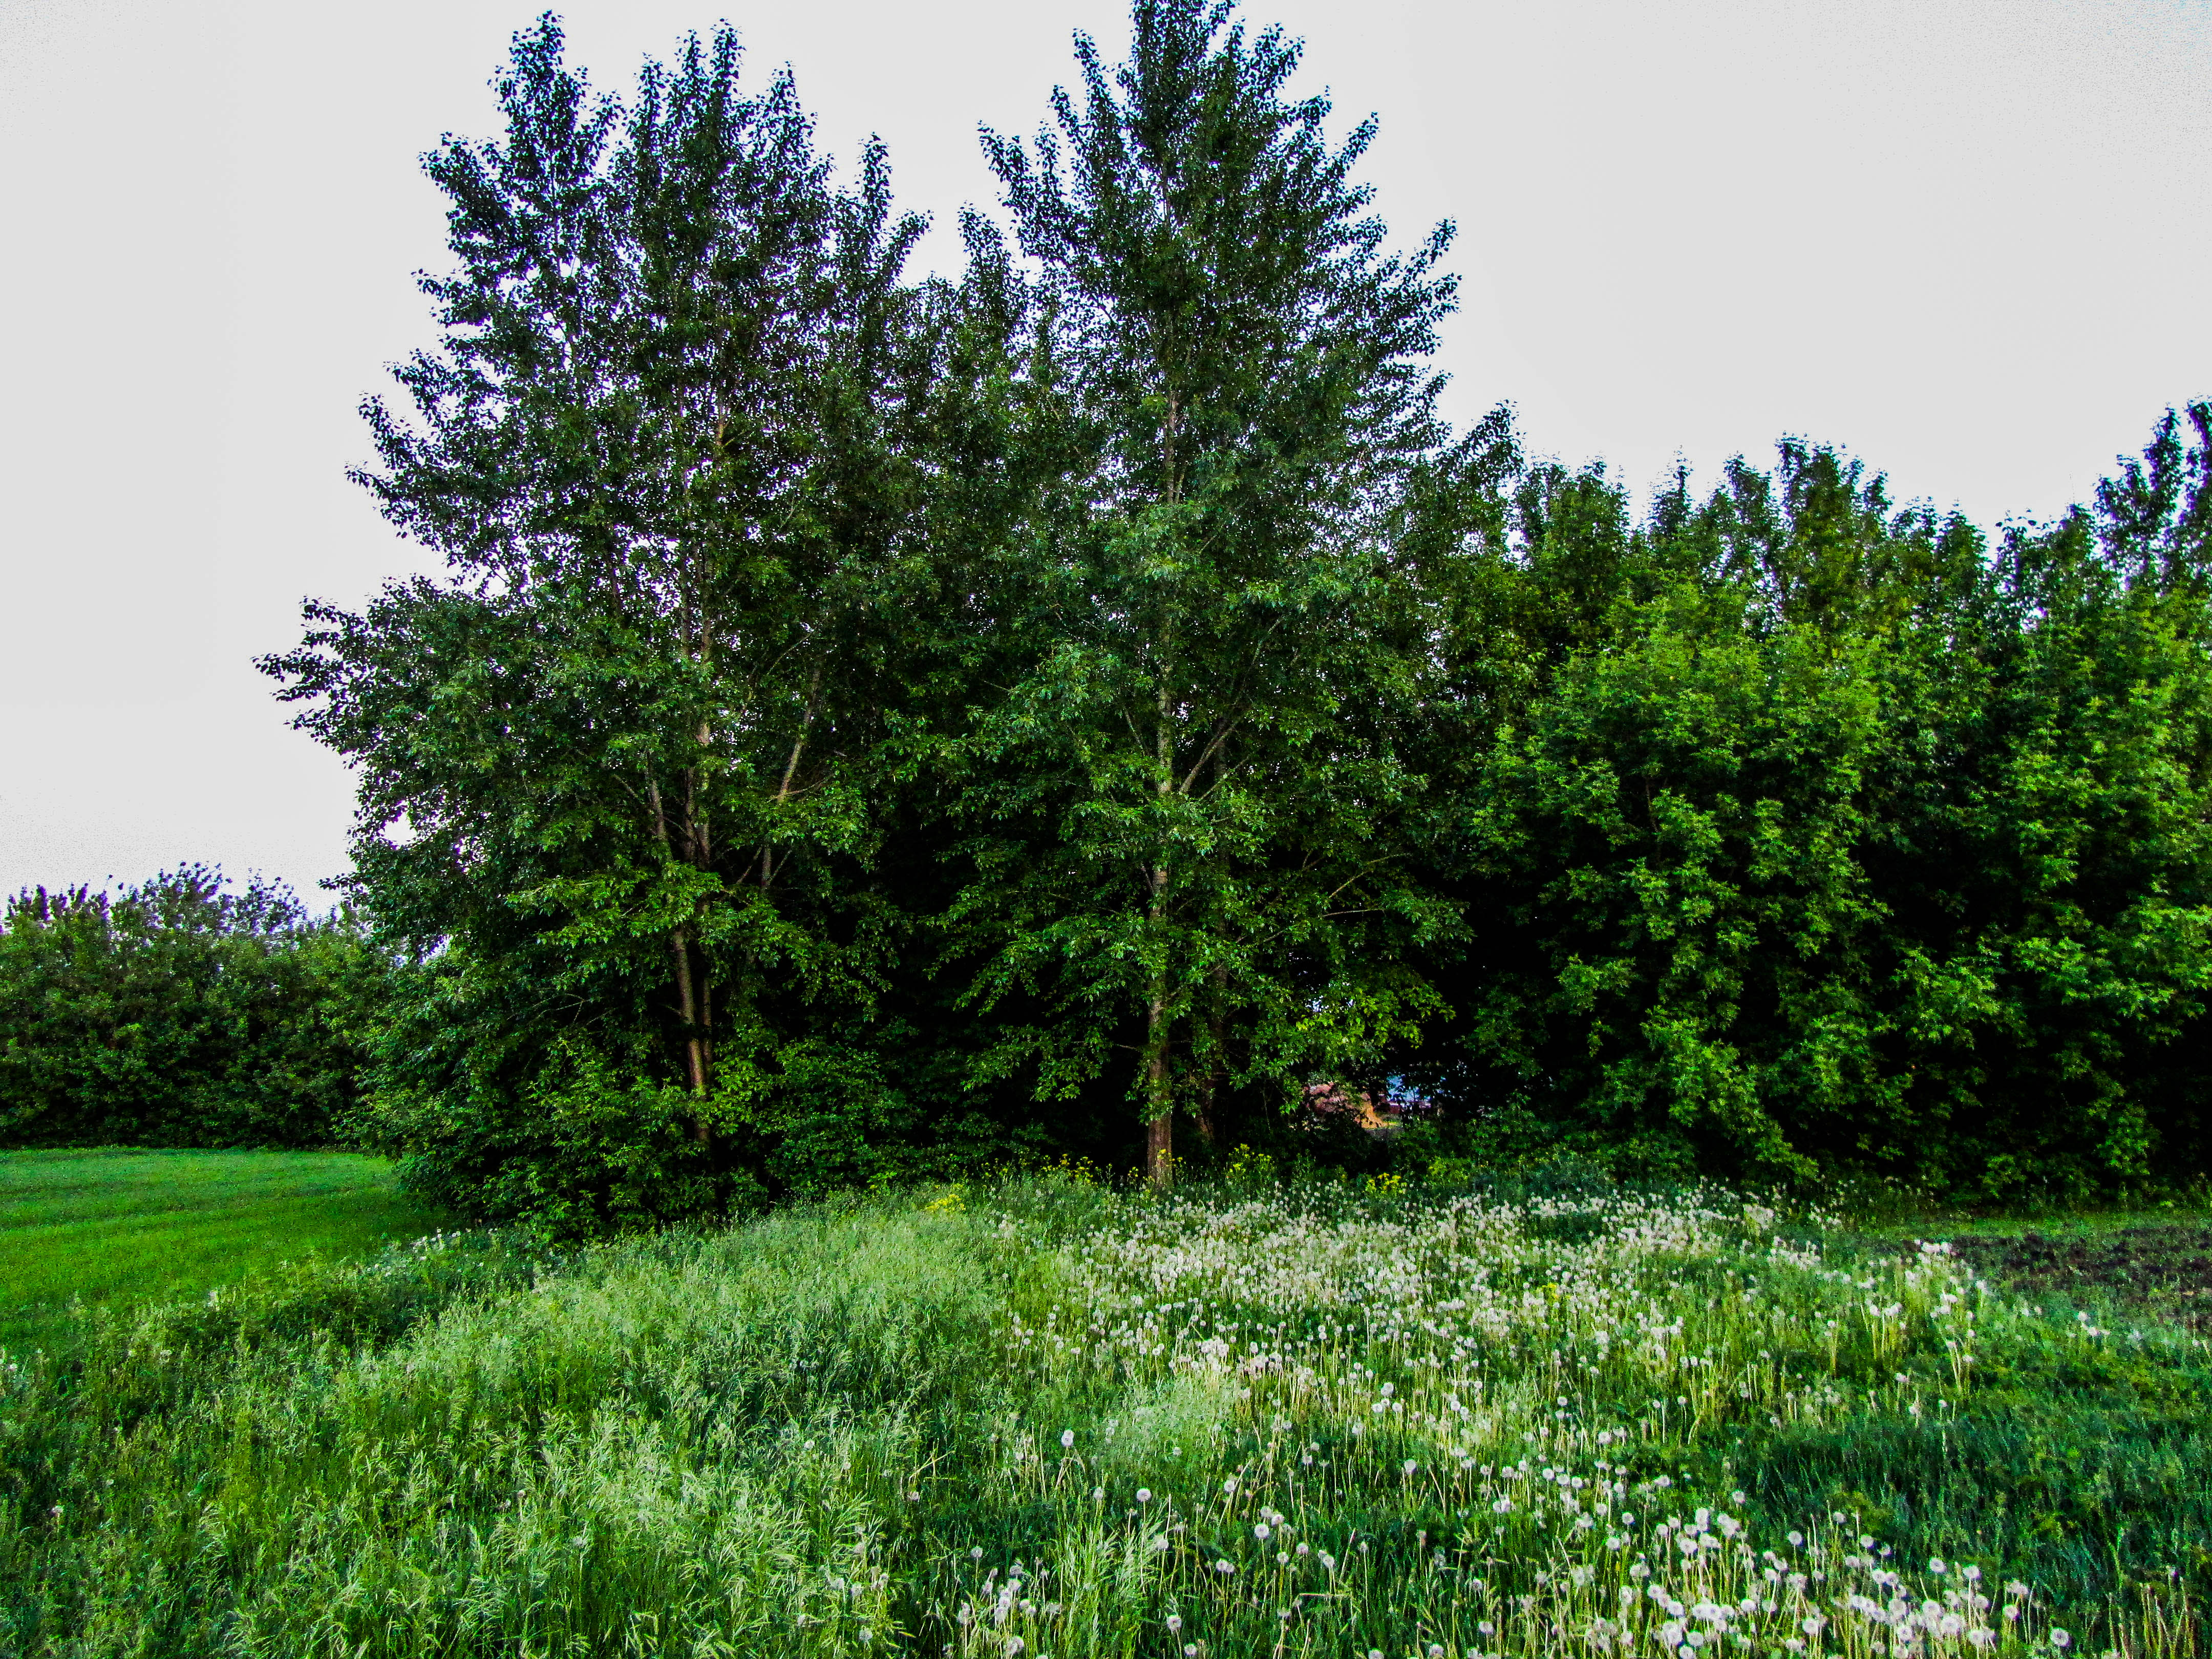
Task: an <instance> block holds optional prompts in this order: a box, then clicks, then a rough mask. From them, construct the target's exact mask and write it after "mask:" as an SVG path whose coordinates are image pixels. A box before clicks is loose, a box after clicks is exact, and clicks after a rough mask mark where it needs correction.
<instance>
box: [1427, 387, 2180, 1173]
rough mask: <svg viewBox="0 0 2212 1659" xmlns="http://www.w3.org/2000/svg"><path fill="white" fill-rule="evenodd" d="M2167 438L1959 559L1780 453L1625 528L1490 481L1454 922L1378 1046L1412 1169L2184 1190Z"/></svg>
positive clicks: (1455, 825)
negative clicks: (1410, 1049) (1424, 1091)
mask: <svg viewBox="0 0 2212 1659" xmlns="http://www.w3.org/2000/svg"><path fill="white" fill-rule="evenodd" d="M2191 421H2192V423H2193V426H2194V428H2195V431H2194V442H2193V443H2185V442H2184V438H2185V436H2186V434H2185V431H2184V429H2183V428H2181V427H2180V425H2179V422H2178V421H2176V420H2175V419H2174V418H2173V417H2172V416H2169V417H2168V418H2167V420H2166V422H2164V423H2163V424H2162V425H2161V427H2160V429H2159V430H2158V432H2157V433H2156V434H2154V438H2153V441H2152V443H2151V446H2150V447H2149V449H2148V451H2147V452H2146V455H2145V459H2144V460H2143V461H2142V463H2140V464H2136V465H2132V466H2130V467H2129V468H2127V469H2124V471H2122V473H2121V474H2120V475H2119V477H2118V478H2117V479H2116V480H2115V481H2114V482H2113V483H2110V484H2108V485H2107V486H2106V489H2105V490H2104V491H2103V492H2102V494H2101V495H2100V500H2099V501H2098V503H2097V505H2096V507H2095V508H2094V510H2084V511H2081V512H2077V513H2074V514H2071V515H2070V516H2069V517H2068V518H2067V519H2065V520H2063V521H2062V522H2060V523H2058V524H2057V525H2055V526H2045V527H2042V528H2015V529H2013V530H2011V531H2010V532H2008V534H2007V536H2006V538H2005V539H2004V542H2003V544H2002V547H2001V548H2000V549H1998V550H1997V551H1996V553H1995V554H1994V555H1991V554H1990V552H1989V551H1988V550H1986V549H1985V548H1984V544H1983V542H1982V540H1981V538H1980V537H1979V536H1978V534H1977V533H1976V532H1973V531H1972V529H1971V528H1970V527H1969V526H1966V525H1965V524H1963V523H1962V522H1960V520H1956V519H1955V518H1954V519H1950V520H1943V519H1940V518H1938V517H1937V516H1936V515H1935V514H1933V513H1929V512H1928V511H1926V510H1925V509H1909V510H1904V511H1898V510H1894V509H1893V508H1892V507H1890V505H1889V503H1888V502H1887V500H1886V499H1885V497H1884V496H1883V494H1882V490H1881V483H1880V481H1879V480H1878V479H1877V480H1871V481H1869V480H1868V479H1866V478H1865V477H1863V474H1862V473H1861V472H1860V471H1859V469H1858V468H1857V465H1856V464H1850V463H1846V462H1845V461H1844V460H1843V459H1842V458H1841V457H1839V456H1838V455H1837V454H1836V453H1833V452H1831V451H1825V450H1818V449H1808V448H1804V447H1796V446H1785V447H1784V453H1783V463H1782V466H1781V468H1780V469H1779V471H1778V475H1777V476H1776V477H1772V478H1769V477H1765V476H1764V475H1761V474H1759V473H1757V472H1755V471H1752V470H1751V469H1749V468H1747V467H1745V466H1744V465H1741V463H1738V464H1736V465H1735V467H1733V468H1732V469H1731V474H1730V477H1729V482H1728V483H1727V485H1726V486H1725V487H1724V488H1723V489H1722V490H1721V491H1720V492H1719V493H1718V494H1717V495H1715V497H1714V498H1713V499H1712V500H1711V501H1710V502H1708V503H1706V504H1705V506H1703V507H1697V508H1694V509H1693V508H1692V507H1691V505H1690V504H1689V503H1688V502H1687V501H1684V500H1682V499H1681V498H1680V497H1679V496H1674V497H1662V500H1661V501H1659V502H1658V503H1657V505H1656V508H1655V510H1654V512H1653V513H1652V514H1651V515H1650V518H1649V520H1646V521H1645V522H1644V524H1642V525H1640V526H1632V525H1631V523H1630V520H1629V515H1628V513H1627V508H1626V501H1625V499H1624V497H1623V495H1622V493H1621V492H1620V491H1619V490H1618V489H1615V488H1614V487H1613V486H1612V485H1611V484H1609V483H1607V482H1606V481H1605V480H1604V479H1603V478H1602V477H1601V476H1597V475H1589V476H1585V477H1583V478H1581V479H1578V480H1570V479H1566V478H1564V477H1559V476H1556V475H1555V476H1553V477H1551V478H1549V479H1540V480H1539V483H1540V484H1541V486H1542V487H1541V488H1534V489H1528V490H1526V491H1524V492H1523V493H1522V497H1521V499H1520V500H1519V501H1517V502H1516V512H1515V513H1514V515H1513V523H1514V526H1515V528H1516V531H1517V532H1518V534H1517V537H1516V540H1515V542H1514V544H1512V545H1511V546H1510V549H1509V550H1507V552H1506V553H1505V554H1504V556H1502V557H1500V558H1499V559H1498V563H1497V568H1496V569H1495V571H1494V572H1493V574H1492V584H1491V586H1490V587H1489V589H1488V590H1487V591H1486V592H1485V593H1484V595H1483V597H1482V599H1481V602H1480V604H1479V605H1476V606H1474V608H1473V611H1472V615H1473V617H1474V622H1472V623H1470V624H1469V625H1468V632H1467V634H1466V635H1462V638H1463V640H1464V641H1465V643H1464V645H1463V647H1462V649H1463V650H1464V651H1465V652H1466V653H1467V654H1468V659H1469V661H1470V662H1472V663H1474V664H1479V665H1490V668H1489V672H1490V678H1491V683H1492V686H1493V688H1495V689H1494V690H1493V694H1492V698H1491V701H1490V703H1489V708H1488V713H1487V715H1486V719H1485V720H1483V721H1481V722H1480V723H1478V724H1476V725H1475V726H1474V728H1473V731H1474V735H1473V738H1472V739H1471V740H1470V741H1469V742H1468V745H1467V752H1466V753H1465V756H1464V758H1462V760H1461V761H1460V762H1459V765H1460V766H1461V768H1462V770H1461V772H1460V774H1459V775H1458V779H1457V781H1456V783H1455V787H1454V789H1453V791H1452V792H1451V793H1450V795H1449V803H1448V805H1447V807H1446V809H1445V811H1444V812H1443V817H1444V819H1445V823H1444V824H1443V827H1442V829H1440V832H1439V834H1438V836H1437V840H1436V842H1435V843H1434V844H1435V846H1436V847H1437V849H1438V852H1437V859H1438V865H1439V869H1440V872H1449V870H1450V869H1451V866H1453V863H1454V861H1455V860H1457V861H1458V871H1459V874H1458V879H1459V880H1460V882H1461V884H1462V888H1461V890H1462V893H1463V894H1464V896H1465V901H1466V904H1467V915H1468V928H1467V930H1466V933H1465V935H1464V938H1465V940H1466V943H1465V945H1464V946H1463V947H1462V948H1461V949H1460V950H1459V951H1457V952H1456V953H1455V954H1449V955H1440V956H1439V957H1437V958H1436V959H1435V967H1434V972H1435V973H1436V975H1437V981H1438V984H1439V987H1440V988H1442V989H1443V992H1444V994H1445V996H1446V998H1447V1000H1449V1001H1450V1002H1451V1003H1452V1004H1453V1005H1454V1006H1455V1010H1456V1015H1457V1018H1456V1029H1455V1034H1454V1040H1453V1041H1451V1042H1445V1043H1437V1042H1434V1041H1433V1040H1432V1041H1431V1042H1429V1043H1428V1044H1427V1045H1426V1046H1425V1048H1424V1049H1423V1050H1421V1051H1419V1052H1418V1053H1416V1054H1409V1055H1408V1056H1407V1058H1408V1060H1409V1062H1410V1063H1412V1064H1413V1065H1414V1066H1416V1067H1417V1069H1419V1070H1420V1071H1421V1072H1422V1073H1423V1075H1424V1080H1425V1084H1426V1086H1427V1087H1428V1089H1429V1091H1430V1092H1431V1096H1432V1097H1433V1098H1434V1100H1435V1101H1436V1102H1437V1104H1438V1105H1439V1106H1440V1107H1441V1109H1442V1111H1443V1118H1444V1121H1443V1123H1442V1124H1440V1125H1439V1126H1437V1128H1436V1129H1435V1130H1433V1131H1431V1132H1430V1133H1428V1135H1427V1137H1426V1139H1427V1140H1430V1141H1437V1142H1440V1143H1441V1144H1443V1145H1445V1146H1448V1147H1449V1148H1451V1149H1453V1150H1457V1151H1462V1152H1478V1153H1480V1154H1481V1155H1484V1156H1491V1157H1497V1156H1518V1155H1522V1154H1523V1153H1526V1152H1544V1153H1546V1154H1547V1155H1548V1154H1549V1153H1550V1152H1553V1151H1556V1150H1557V1149H1559V1148H1560V1147H1562V1146H1565V1147H1568V1148H1571V1149H1573V1150H1575V1151H1577V1152H1580V1153H1583V1154H1584V1155H1587V1156H1589V1157H1592V1158H1599V1159H1601V1160H1602V1161H1604V1162H1606V1163H1607V1164H1610V1165H1612V1166H1613V1167H1615V1168H1619V1169H1623V1170H1641V1171H1644V1172H1650V1173H1672V1174H1676V1175H1682V1174H1687V1173H1690V1172H1692V1171H1698V1170H1703V1171H1705V1172H1725V1173H1729V1174H1731V1175H1738V1176H1741V1175H1745V1174H1749V1175H1752V1176H1758V1177H1760V1178H1767V1179H1771V1178H1774V1177H1777V1176H1798V1177H1820V1178H1826V1177H1830V1176H1834V1175H1837V1174H1838V1173H1844V1172H1862V1173H1867V1174H1872V1175H1877V1176H1884V1177H1887V1178H1890V1179H1893V1180H1899V1181H1904V1182H1909V1183H1911V1184H1914V1185H1917V1186H1923V1187H1926V1188H1933V1189H1936V1190H1940V1191H1943V1192H1948V1193H1954V1194H1960V1195H1979V1196H2002V1195H2018V1194H2022V1193H2023V1192H2024V1191H2026V1190H2027V1189H2030V1188H2042V1189H2045V1190H2048V1191H2051V1192H2052V1193H2054V1194H2081V1193H2087V1192H2093V1191H2101V1192H2112V1191H2115V1190H2123V1189H2129V1188H2134V1189H2137V1190H2140V1189H2142V1188H2148V1187H2153V1186H2157V1185H2160V1184H2169V1183H2185V1182H2188V1181H2190V1180H2191V1179H2192V1178H2195V1177H2200V1176H2202V1174H2203V1171H2204V1170H2205V1169H2206V1167H2207V1162H2208V1153H2212V1146H2208V1140H2207V1132H2208V1127H2209V1126H2208V1121H2207V1117H2206V1110H2205V1108H2206V1101H2205V1093H2206V1079H2207V1076H2208V1073H2207V1068H2206V1066H2205V1064H2204V1060H2203V1055H2204V1053H2205V1048H2204V1040H2205V1037H2206V1036H2207V1035H2208V1033H2207V1030H2206V1026H2205V1015H2206V1007H2207V1003H2206V997H2207V993H2208V990H2209V989H2212V657H2208V654H2207V644H2208V640H2212V626H2208V615H2207V611H2206V607H2205V600H2204V591H2205V583H2206V580H2207V576H2208V574H2212V488H2208V484H2207V470H2208V462H2212V406H2206V405H2198V406H2197V407H2196V408H2195V409H2193V410H2191ZM2154 478H2155V479H2157V480H2159V481H2160V487H2159V488H2158V489H2152V488H2151V487H2150V485H2149V483H2148V480H2151V479H2154ZM1570 501H1571V502H1572V503H1573V505H1574V506H1575V507H1576V509H1577V510H1576V511H1575V512H1574V513H1568V512H1566V511H1565V508H1564V504H1565V503H1567V502H1570ZM2131 502H2132V506H2130V503H2131ZM1478 629H1481V630H1485V631H1480V632H1478V631H1477V630H1478ZM1501 634H1502V635H1504V638H1505V639H1506V641H1509V643H1508V644H1507V645H1505V646H1504V647H1501V645H1500V643H1499V635H1501ZM1501 662H1503V663H1504V664H1506V665H1512V666H1514V667H1516V668H1517V671H1518V678H1517V679H1515V678H1510V677H1509V676H1507V675H1505V674H1503V673H1501V672H1499V671H1498V669H1497V667H1496V666H1495V665H1498V664H1499V663H1501ZM1469 678H1475V677H1474V675H1473V673H1472V672H1471V671H1470V673H1469ZM1433 1035H1434V1034H1433V1033H1432V1036H1433Z"/></svg>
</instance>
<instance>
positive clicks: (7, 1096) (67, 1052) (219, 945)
mask: <svg viewBox="0 0 2212 1659" xmlns="http://www.w3.org/2000/svg"><path fill="white" fill-rule="evenodd" d="M384 968H385V963H383V961H382V960H381V959H380V957H378V956H377V954H376V953H375V952H374V951H372V950H371V949H370V948H369V946H368V942H367V940H366V939H364V937H363V930H362V927H361V926H360V923H359V921H358V920H357V918H356V917H355V916H353V915H350V914H349V913H347V912H345V911H339V912H337V913H336V914H334V915H326V916H319V917H318V916H311V915H308V914H307V911H306V910H305V908H302V906H301V903H300V902H299V900H298V899H297V898H296V897H295V896H294V895H293V894H292V893H291V892H290V890H288V889H286V888H283V887H281V886H278V885H276V884H272V883H270V882H266V881H264V880H262V879H260V878H254V879H252V880H251V881H249V882H247V883H246V885H245V887H244V888H243V889H241V890H237V891H231V890H228V889H227V887H226V884H225V883H224V881H223V878H222V872H219V871H216V870H211V869H209V868H207V867H206V866H202V865H185V866H179V868H177V869H174V870H167V871H163V872H161V873H160V874H159V875H156V876H155V877H153V878H151V879H150V880H148V881H143V882H140V883H137V884H135V885H132V886H129V887H125V888H124V889H123V890H121V891H119V892H117V893H112V894H110V893H107V892H94V891H93V890H90V889H88V888H83V887H78V888H71V889H68V890H63V891H60V892H53V893H50V892H48V891H47V890H46V889H45V888H39V889H36V890H31V891H26V892H22V893H19V894H17V895H16V896H15V897H13V898H12V899H9V901H8V902H7V903H6V905H5V907H4V910H0V1145H9V1146H114V1145H118V1144H127V1145H134V1146H330V1145H332V1144H334V1143H339V1142H343V1141H344V1140H346V1139H349V1136H350V1134H351V1133H352V1132H353V1130H354V1127H355V1125H354V1123H353V1121H352V1117H353V1112H354V1109H355V1106H356V1077H357V1073H358V1070H359V1067H360V1066H361V1062H362V1058H363V1055H362V1038H363V1036H364V1034H365V1031H366V1029H367V1027H368V1025H369V1024H370V1023H371V1019H372V1017H373V1014H374V1006H375V1004H376V1001H377V1000H378V998H379V997H380V994H381V990H382V983H383V978H384Z"/></svg>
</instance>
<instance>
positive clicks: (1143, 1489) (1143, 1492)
mask: <svg viewBox="0 0 2212 1659" xmlns="http://www.w3.org/2000/svg"><path fill="white" fill-rule="evenodd" d="M1137 1501H1138V1502H1139V1504H1149V1503H1151V1502H1152V1488H1151V1487H1150V1486H1139V1487H1138V1488H1137ZM976 1553H978V1554H981V1553H982V1552H981V1551H980V1550H979V1551H977V1552H976Z"/></svg>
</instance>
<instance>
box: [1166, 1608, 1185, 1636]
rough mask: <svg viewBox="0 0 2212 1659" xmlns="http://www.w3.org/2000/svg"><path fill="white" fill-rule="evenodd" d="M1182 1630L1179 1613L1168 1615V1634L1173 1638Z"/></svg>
mask: <svg viewBox="0 0 2212 1659" xmlns="http://www.w3.org/2000/svg"><path fill="white" fill-rule="evenodd" d="M1180 1630H1182V1614H1181V1613H1170V1614H1169V1615H1168V1634H1169V1635H1170V1636H1173V1635H1175V1634H1176V1632H1178V1631H1180Z"/></svg>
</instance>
